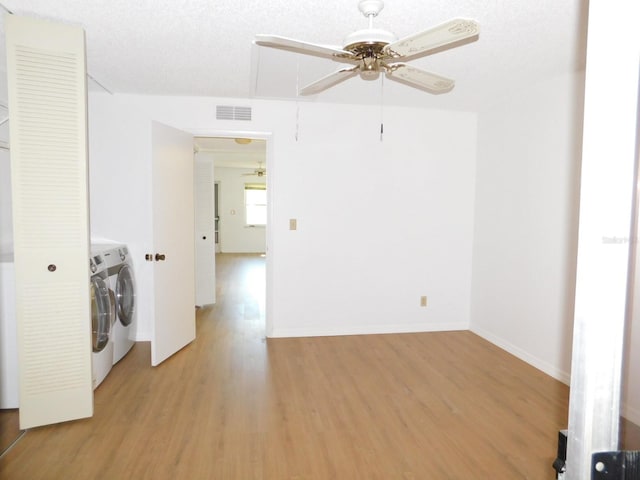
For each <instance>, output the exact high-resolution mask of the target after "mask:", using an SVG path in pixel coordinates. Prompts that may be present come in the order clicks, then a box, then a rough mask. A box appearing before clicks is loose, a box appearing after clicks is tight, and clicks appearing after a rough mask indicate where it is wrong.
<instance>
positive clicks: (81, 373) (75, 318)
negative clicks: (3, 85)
mask: <svg viewBox="0 0 640 480" xmlns="http://www.w3.org/2000/svg"><path fill="white" fill-rule="evenodd" d="M5 26H6V43H7V76H8V85H9V114H10V145H11V171H12V189H13V222H14V240H15V266H16V311H17V317H18V361H19V371H20V375H19V378H20V427H21V428H30V427H34V426H38V425H44V424H49V423H56V422H62V421H65V420H71V419H76V418H83V417H88V416H91V415H92V414H93V392H92V388H91V324H90V318H91V304H90V289H89V273H88V259H89V222H88V193H87V185H88V182H87V115H86V95H87V94H86V76H85V68H86V67H85V45H84V32H83V30H82V29H80V28H77V27H70V26H66V25H58V24H53V23H50V22H46V21H43V20H39V19H33V18H27V17H17V16H14V15H8V16H6V22H5Z"/></svg>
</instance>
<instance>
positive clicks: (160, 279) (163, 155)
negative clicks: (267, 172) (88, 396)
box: [151, 122, 196, 366]
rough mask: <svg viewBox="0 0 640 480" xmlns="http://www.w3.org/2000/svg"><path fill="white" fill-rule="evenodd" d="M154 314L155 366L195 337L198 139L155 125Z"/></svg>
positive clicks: (153, 130) (153, 133) (153, 347)
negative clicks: (195, 154) (195, 146)
mask: <svg viewBox="0 0 640 480" xmlns="http://www.w3.org/2000/svg"><path fill="white" fill-rule="evenodd" d="M151 137H152V152H153V153H152V156H153V174H152V194H153V200H152V201H153V243H154V248H155V252H154V270H153V277H154V296H155V302H154V305H155V316H154V321H153V327H152V329H153V333H152V336H151V364H152V365H154V366H155V365H158V364H160V363H161V362H163V361H164V360H166V359H167V358H168V357H170V356H171V355H173V354H174V353H176V352H177V351H178V350H180V349H181V348H183V347H184V346H185V345H187V344H189V343H190V342H192V341H193V340H194V339H195V338H196V323H195V271H194V265H195V262H194V228H195V226H194V188H193V171H194V168H193V163H194V161H193V136H192V135H191V134H188V133H186V132H182V131H180V130H176V129H175V128H171V127H168V126H166V125H162V124H160V123H157V122H153V124H152V134H151Z"/></svg>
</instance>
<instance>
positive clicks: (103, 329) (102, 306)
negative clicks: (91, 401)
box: [89, 251, 115, 390]
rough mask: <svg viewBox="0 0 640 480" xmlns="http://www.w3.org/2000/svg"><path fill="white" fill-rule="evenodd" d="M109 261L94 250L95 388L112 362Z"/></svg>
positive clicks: (112, 302) (112, 308)
mask: <svg viewBox="0 0 640 480" xmlns="http://www.w3.org/2000/svg"><path fill="white" fill-rule="evenodd" d="M107 268H108V267H107V262H106V261H105V260H104V256H103V255H102V253H100V252H94V251H92V255H91V258H90V259H89V271H90V273H91V279H90V281H91V284H90V286H91V348H92V351H93V358H92V361H93V388H94V390H95V389H96V388H98V385H100V384H101V383H102V381H103V380H104V379H105V378H106V376H107V375H108V374H109V372H110V371H111V367H112V366H113V362H112V359H113V339H112V338H111V332H112V325H113V318H114V314H115V298H114V296H113V293H112V292H111V290H110V288H109V275H108V273H107Z"/></svg>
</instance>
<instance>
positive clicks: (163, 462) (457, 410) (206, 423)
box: [0, 254, 568, 480]
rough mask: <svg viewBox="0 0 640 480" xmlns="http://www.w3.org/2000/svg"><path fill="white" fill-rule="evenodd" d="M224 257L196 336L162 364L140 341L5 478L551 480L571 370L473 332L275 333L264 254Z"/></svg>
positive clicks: (31, 435) (11, 461) (7, 464)
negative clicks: (542, 365) (561, 376)
mask: <svg viewBox="0 0 640 480" xmlns="http://www.w3.org/2000/svg"><path fill="white" fill-rule="evenodd" d="M217 258H218V271H217V274H218V278H219V284H218V292H217V297H218V303H217V304H216V305H215V306H214V307H210V308H204V309H201V310H200V311H199V312H198V315H197V339H196V341H195V342H194V343H192V344H191V345H189V346H188V347H186V348H185V349H183V350H182V351H181V352H179V353H178V354H176V355H174V356H173V357H172V358H171V359H169V360H168V361H167V362H165V363H164V364H162V365H160V366H159V367H156V368H151V367H150V366H149V365H150V352H149V345H148V344H147V343H139V344H137V345H136V346H135V347H134V349H133V350H132V352H131V353H130V354H129V355H128V356H126V357H125V358H124V359H123V360H122V361H121V362H120V363H118V364H117V365H116V366H115V367H114V370H113V371H112V373H111V374H110V375H109V376H108V377H107V379H106V380H105V382H104V383H103V384H102V385H101V386H100V387H99V388H98V390H97V391H96V395H95V416H94V417H93V418H91V419H87V420H82V421H77V422H69V423H66V424H60V425H54V426H50V427H42V428H38V429H33V430H30V431H28V432H27V433H26V434H25V435H24V437H23V438H22V439H21V440H20V441H19V442H18V443H17V445H16V446H14V447H13V448H12V449H11V450H10V451H9V452H8V453H7V454H5V455H4V457H2V458H1V459H0V478H3V479H4V478H6V479H30V480H33V479H76V478H77V479H128V478H131V479H154V480H157V479H242V480H245V479H247V480H250V479H274V480H281V479H323V480H324V479H346V480H352V479H367V480H369V479H385V480H387V479H435V480H437V479H461V480H462V479H463V480H473V479H525V478H526V479H536V480H540V479H545V478H555V477H554V471H553V469H552V467H551V463H552V461H553V459H554V457H555V453H556V443H557V432H558V430H560V429H561V428H564V427H566V422H567V404H568V388H567V387H566V386H565V385H563V384H562V383H560V382H558V381H555V380H553V379H551V378H550V377H548V376H546V375H544V374H542V373H540V372H539V371H538V370H536V369H534V368H532V367H530V366H528V365H527V364H525V363H524V362H521V361H519V360H518V359H516V358H514V357H513V356H511V355H509V354H507V353H505V352H504V351H502V350H500V349H499V348H497V347H495V346H493V345H491V344H489V343H488V342H486V341H484V340H482V339H481V338H479V337H478V336H476V335H474V334H472V333H470V332H443V333H424V334H393V335H370V336H347V337H322V338H297V339H269V340H266V339H265V338H264V319H263V317H262V313H263V301H264V297H263V292H264V270H263V268H264V259H262V258H260V257H259V256H251V255H228V254H224V255H218V257H217Z"/></svg>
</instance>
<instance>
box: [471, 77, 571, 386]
mask: <svg viewBox="0 0 640 480" xmlns="http://www.w3.org/2000/svg"><path fill="white" fill-rule="evenodd" d="M583 84H584V76H583V75H567V76H562V77H558V78H554V79H551V80H547V81H545V82H543V83H540V84H539V85H538V86H537V87H536V88H532V89H529V90H527V91H526V92H523V94H522V95H521V96H519V97H517V98H515V97H514V98H505V99H503V101H502V102H500V103H499V104H496V105H495V108H493V109H492V110H491V111H487V112H482V113H481V114H480V116H479V121H478V122H479V125H478V140H479V141H478V164H477V181H476V199H475V238H474V250H473V287H472V302H471V311H472V318H471V329H472V330H473V331H474V332H476V333H478V334H479V335H481V336H483V337H485V338H487V339H488V340H490V341H491V342H493V343H495V344H497V345H499V346H500V347H502V348H504V349H506V350H507V351H509V352H511V353H513V354H515V355H517V356H518V357H520V358H522V359H524V360H526V361H527V362H529V363H531V364H532V365H534V366H536V367H538V368H539V369H541V370H543V371H544V372H546V373H548V374H550V375H552V376H554V377H556V378H558V379H561V380H563V381H565V382H568V380H569V372H570V363H571V335H572V325H573V304H574V290H575V257H576V248H577V225H578V223H577V222H578V217H577V215H578V209H577V205H578V194H579V174H580V154H581V153H580V152H581V132H582V99H583Z"/></svg>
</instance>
